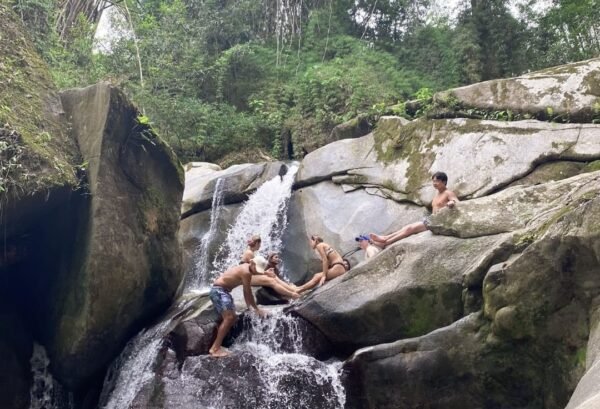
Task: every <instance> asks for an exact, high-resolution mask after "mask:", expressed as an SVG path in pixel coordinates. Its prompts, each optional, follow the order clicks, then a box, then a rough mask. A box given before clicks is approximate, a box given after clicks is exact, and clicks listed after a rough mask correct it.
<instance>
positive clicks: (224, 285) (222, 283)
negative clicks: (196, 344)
mask: <svg viewBox="0 0 600 409" xmlns="http://www.w3.org/2000/svg"><path fill="white" fill-rule="evenodd" d="M266 267H267V260H266V259H265V258H264V257H262V256H256V257H254V258H253V259H252V260H250V262H249V263H245V264H240V265H237V266H234V267H231V268H230V269H228V270H227V271H225V272H224V273H223V274H221V276H220V277H219V278H217V279H216V280H215V282H214V283H213V285H212V287H211V289H210V300H211V301H212V303H213V305H214V306H215V310H216V311H217V313H218V314H219V315H220V316H221V318H222V319H223V320H222V321H221V323H220V324H219V328H218V330H217V337H216V338H215V341H214V342H213V344H212V346H211V347H210V350H209V351H208V352H209V353H210V354H211V355H212V356H214V357H222V356H227V355H229V352H228V351H226V350H225V349H224V348H223V347H222V346H221V344H223V339H225V336H226V335H227V334H228V333H229V330H230V329H231V327H232V326H233V324H234V323H235V321H236V319H237V317H236V315H235V305H234V303H233V297H232V296H231V290H233V289H234V288H235V287H237V286H239V285H242V286H243V289H244V299H245V300H246V305H247V306H248V308H252V309H253V310H254V311H256V313H257V314H258V315H260V316H264V315H265V311H263V310H261V309H260V308H258V307H257V306H256V301H255V300H254V295H252V289H251V287H250V283H251V278H252V275H253V274H262V273H264V272H265V268H266Z"/></svg>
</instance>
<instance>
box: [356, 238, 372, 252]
mask: <svg viewBox="0 0 600 409" xmlns="http://www.w3.org/2000/svg"><path fill="white" fill-rule="evenodd" d="M354 240H356V241H357V242H358V245H359V246H360V248H361V249H363V250H364V249H366V248H367V247H368V246H369V243H370V242H371V240H370V239H369V237H367V236H365V235H364V234H361V235H360V236H357V237H355V238H354Z"/></svg>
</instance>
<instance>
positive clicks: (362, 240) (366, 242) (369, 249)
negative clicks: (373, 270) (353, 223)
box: [354, 234, 381, 260]
mask: <svg viewBox="0 0 600 409" xmlns="http://www.w3.org/2000/svg"><path fill="white" fill-rule="evenodd" d="M354 240H356V241H357V242H358V245H359V246H360V248H361V249H363V250H364V251H365V260H368V259H370V258H371V257H373V256H375V255H376V254H377V253H379V252H380V251H381V249H380V248H379V247H376V246H374V245H373V242H372V241H371V239H370V238H368V237H367V236H365V235H364V234H361V235H360V236H358V237H355V238H354Z"/></svg>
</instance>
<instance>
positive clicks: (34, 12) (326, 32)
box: [14, 0, 600, 162]
mask: <svg viewBox="0 0 600 409" xmlns="http://www.w3.org/2000/svg"><path fill="white" fill-rule="evenodd" d="M56 1H57V0H15V1H14V8H15V9H16V10H17V11H19V13H20V14H21V16H22V18H23V19H24V21H26V22H27V23H28V26H29V27H31V28H32V33H33V35H34V37H35V39H36V44H37V45H38V48H39V49H40V50H41V52H42V55H43V56H44V58H45V59H46V60H47V61H48V62H49V63H50V66H51V67H52V69H53V72H54V75H55V80H56V82H57V84H58V85H59V86H60V87H70V86H82V85H87V84H90V83H93V82H94V81H97V80H100V79H108V80H110V81H112V82H114V83H116V84H118V85H120V86H121V87H123V88H124V89H125V90H126V91H127V92H128V93H129V94H130V95H131V97H132V98H133V100H134V101H135V102H136V103H137V104H138V105H139V106H140V107H142V108H143V110H144V112H145V113H146V115H147V116H149V117H150V118H151V119H152V121H153V122H154V125H155V126H156V128H157V129H158V130H159V132H160V133H161V135H162V136H163V137H164V138H166V139H167V140H168V141H169V142H170V143H171V145H172V146H173V147H174V148H175V150H176V151H177V152H178V154H179V155H180V156H181V157H182V158H183V159H184V160H188V159H200V160H210V161H218V160H225V161H226V162H231V161H238V160H245V159H254V158H253V157H252V155H254V156H255V155H256V154H257V153H258V152H259V151H261V152H263V153H264V154H270V155H272V156H274V157H292V156H295V157H298V156H301V155H302V153H303V152H304V151H310V150H312V149H314V148H315V147H318V146H320V145H322V144H323V143H325V142H326V141H327V140H328V137H329V133H330V131H331V129H332V128H333V127H334V126H335V125H337V124H340V123H342V122H344V121H346V120H349V119H351V118H353V117H355V116H356V115H358V114H359V113H365V114H367V115H369V118H371V120H373V119H375V118H376V117H377V116H378V115H380V114H382V113H386V112H390V111H391V110H392V111H393V108H390V107H393V106H398V105H397V104H398V103H399V102H402V101H406V100H409V99H413V98H418V97H419V96H420V97H422V96H423V95H424V94H430V93H431V92H433V91H437V90H441V89H446V88H450V87H453V86H459V85H465V84H469V83H473V82H477V81H481V80H487V79H492V78H499V77H506V76H511V75H518V74H520V73H522V72H525V71H527V70H531V69H538V68H542V67H547V66H551V65H556V64H560V63H564V62H569V61H574V60H580V59H585V58H590V57H592V56H597V55H599V54H600V44H599V35H600V23H599V22H600V15H599V13H600V7H599V4H598V3H599V2H600V0H555V1H554V2H553V4H552V6H551V7H550V8H546V9H545V10H543V11H538V12H533V11H531V10H533V9H534V8H532V6H533V5H534V3H536V2H535V1H533V0H531V1H529V2H528V3H524V2H523V1H521V2H519V3H520V4H521V7H522V10H521V14H520V15H521V19H520V20H518V19H517V18H515V17H514V16H513V14H511V11H510V9H509V5H507V4H506V2H504V1H500V0H486V1H483V0H470V1H466V0H463V1H462V3H461V7H462V9H461V10H462V11H461V12H460V13H459V14H458V17H456V19H453V20H450V19H447V18H433V17H432V15H431V13H430V7H431V4H430V1H429V0H385V1H375V0H338V1H333V0H276V1H272V0H271V1H269V0H237V1H233V0H145V1H142V2H132V1H130V0H124V1H122V2H120V3H118V4H119V9H120V10H121V16H122V17H121V18H120V19H118V21H114V22H113V25H114V26H115V27H118V26H119V25H121V26H122V27H121V28H122V29H123V30H124V31H125V32H127V33H128V34H126V35H123V36H120V38H117V39H116V40H115V41H114V42H113V44H112V46H111V52H110V53H105V54H102V53H93V52H92V49H93V45H94V44H93V41H92V40H93V35H92V34H93V28H94V27H91V26H90V24H89V23H87V21H86V20H85V19H79V20H78V21H77V23H76V26H75V27H73V28H72V29H71V31H70V36H69V39H67V41H66V42H65V41H59V40H58V37H57V36H56V34H55V33H52V32H51V29H50V27H52V24H51V22H52V19H53V18H55V17H54V16H53V14H52V13H53V12H52V10H53V9H54V8H53V7H52V5H53V3H55V2H56ZM125 1H126V2H125ZM227 157H228V159H224V158H227Z"/></svg>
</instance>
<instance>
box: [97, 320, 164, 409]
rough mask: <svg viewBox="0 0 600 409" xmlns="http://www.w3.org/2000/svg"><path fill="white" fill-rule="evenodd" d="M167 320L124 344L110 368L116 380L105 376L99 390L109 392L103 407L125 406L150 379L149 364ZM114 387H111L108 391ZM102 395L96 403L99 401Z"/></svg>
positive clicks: (108, 408)
mask: <svg viewBox="0 0 600 409" xmlns="http://www.w3.org/2000/svg"><path fill="white" fill-rule="evenodd" d="M168 323H169V321H165V322H162V323H161V324H159V325H157V326H155V327H153V328H151V329H149V330H147V331H145V332H141V333H140V334H138V335H137V336H136V337H135V338H134V339H133V340H131V341H130V342H129V343H128V344H127V345H126V346H125V349H124V350H123V352H122V353H121V355H120V356H119V358H117V360H116V361H115V362H114V363H113V365H112V367H111V369H110V371H111V372H113V373H115V374H117V378H116V379H111V377H110V376H107V377H106V379H105V381H104V386H103V388H102V392H103V394H104V393H110V396H109V398H108V402H107V403H106V404H105V405H104V406H103V408H104V409H125V408H129V407H130V406H131V404H132V403H133V400H134V399H135V397H136V395H137V394H138V392H139V391H140V390H141V389H142V387H143V386H144V385H145V384H146V383H148V382H150V381H151V380H152V379H153V378H154V372H153V371H152V365H153V364H154V361H155V359H156V357H157V355H158V352H159V350H160V348H161V347H162V343H163V337H164V335H165V334H164V332H165V329H166V327H167V325H168ZM111 386H114V390H110V389H111ZM104 400H106V399H103V396H101V397H100V402H103V401H104Z"/></svg>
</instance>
